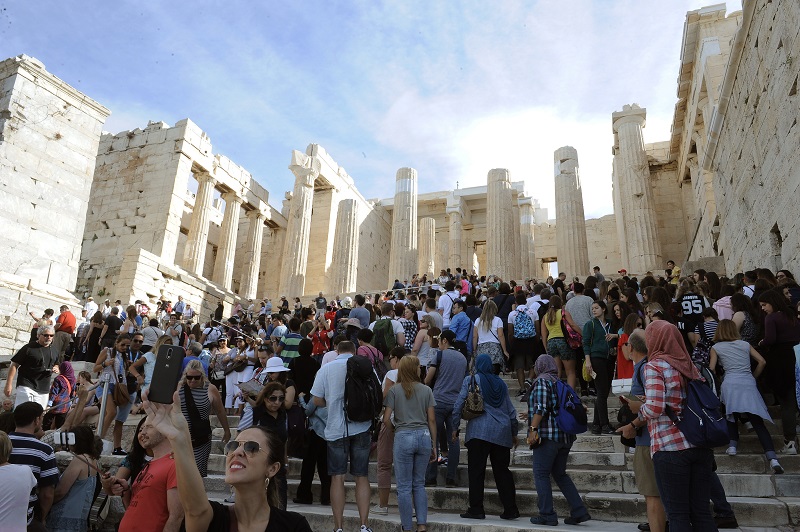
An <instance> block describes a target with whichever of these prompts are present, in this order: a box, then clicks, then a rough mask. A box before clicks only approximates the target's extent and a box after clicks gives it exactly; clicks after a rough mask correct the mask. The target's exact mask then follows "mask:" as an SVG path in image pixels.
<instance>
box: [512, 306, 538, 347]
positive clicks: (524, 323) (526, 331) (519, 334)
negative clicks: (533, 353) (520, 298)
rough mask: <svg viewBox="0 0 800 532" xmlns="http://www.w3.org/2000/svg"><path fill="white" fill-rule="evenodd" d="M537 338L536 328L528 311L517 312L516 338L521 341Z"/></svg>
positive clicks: (515, 319)
mask: <svg viewBox="0 0 800 532" xmlns="http://www.w3.org/2000/svg"><path fill="white" fill-rule="evenodd" d="M534 336H536V327H534V326H533V320H532V319H531V317H530V316H529V315H528V313H527V312H526V311H524V310H523V311H519V312H517V316H516V317H515V318H514V338H518V339H520V340H527V339H529V338H533V337H534Z"/></svg>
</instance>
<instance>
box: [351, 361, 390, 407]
mask: <svg viewBox="0 0 800 532" xmlns="http://www.w3.org/2000/svg"><path fill="white" fill-rule="evenodd" d="M382 407H383V392H382V391H381V383H380V382H379V381H378V376H377V375H376V374H375V371H374V370H373V368H372V362H370V360H369V358H367V357H364V356H360V355H353V356H351V357H350V358H348V359H347V375H346V377H345V381H344V413H345V416H346V417H347V420H348V421H374V420H375V418H377V417H378V415H379V414H380V412H381V408H382Z"/></svg>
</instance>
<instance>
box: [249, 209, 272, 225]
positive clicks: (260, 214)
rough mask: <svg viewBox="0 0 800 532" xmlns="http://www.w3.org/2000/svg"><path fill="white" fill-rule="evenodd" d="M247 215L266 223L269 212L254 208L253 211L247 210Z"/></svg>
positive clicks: (251, 218)
mask: <svg viewBox="0 0 800 532" xmlns="http://www.w3.org/2000/svg"><path fill="white" fill-rule="evenodd" d="M245 216H247V217H248V218H249V219H250V220H257V221H259V222H261V223H264V222H265V221H266V220H267V213H266V212H265V211H263V210H256V209H253V210H252V211H247V212H246V213H245Z"/></svg>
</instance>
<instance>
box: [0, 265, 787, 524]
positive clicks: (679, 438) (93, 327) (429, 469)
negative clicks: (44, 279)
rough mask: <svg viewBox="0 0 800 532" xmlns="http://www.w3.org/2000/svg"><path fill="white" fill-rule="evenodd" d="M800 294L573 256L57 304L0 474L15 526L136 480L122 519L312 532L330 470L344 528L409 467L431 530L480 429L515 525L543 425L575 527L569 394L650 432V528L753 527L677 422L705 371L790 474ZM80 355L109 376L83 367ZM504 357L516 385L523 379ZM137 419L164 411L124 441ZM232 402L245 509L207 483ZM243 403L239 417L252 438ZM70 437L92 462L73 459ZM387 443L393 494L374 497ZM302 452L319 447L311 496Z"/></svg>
mask: <svg viewBox="0 0 800 532" xmlns="http://www.w3.org/2000/svg"><path fill="white" fill-rule="evenodd" d="M798 303H800V286H798V284H797V283H796V282H795V281H794V277H793V276H792V274H791V272H788V271H786V270H781V271H779V272H778V273H777V274H773V273H772V272H771V271H769V270H767V269H758V270H754V271H748V272H745V273H743V274H738V275H736V276H734V277H732V278H725V277H719V276H718V275H716V274H715V273H714V272H706V271H704V270H697V271H694V272H692V273H691V274H689V275H681V272H680V269H679V268H677V267H675V265H674V263H669V264H667V270H666V274H665V275H663V276H657V275H652V274H649V273H648V274H647V275H645V276H642V277H641V278H640V279H637V278H632V277H629V276H627V272H625V271H624V270H621V271H620V272H619V276H618V277H616V278H615V279H614V280H610V279H606V278H605V276H604V275H603V274H602V273H601V272H600V270H599V268H595V269H594V274H593V275H590V276H588V277H586V278H584V279H579V278H573V279H571V280H568V279H567V276H566V274H564V273H562V274H560V275H559V276H558V277H557V278H555V279H554V278H548V279H547V280H545V281H543V282H537V281H536V280H533V279H530V280H525V281H524V282H521V283H519V284H517V283H515V282H514V281H508V282H506V281H504V280H502V279H500V278H497V277H494V276H490V277H488V278H487V277H478V276H477V275H475V274H468V273H467V272H466V271H462V270H461V269H460V268H458V269H456V270H455V271H454V272H450V271H449V270H442V271H441V273H440V275H439V276H438V277H436V278H432V279H428V278H427V276H422V277H419V276H414V277H413V278H412V279H411V281H410V282H408V281H405V282H401V281H400V280H395V282H394V284H393V286H392V289H391V290H389V291H387V292H385V293H382V294H380V293H378V294H358V295H355V296H354V297H352V298H351V297H335V298H333V299H331V300H330V301H329V300H328V299H326V297H325V296H324V295H323V294H322V293H319V294H318V296H317V297H315V298H314V299H313V300H312V301H311V302H310V304H309V305H304V304H303V303H302V302H301V300H300V298H294V301H293V302H290V299H288V298H286V297H285V296H282V297H281V298H280V299H279V300H278V301H277V302H276V303H275V304H274V305H273V302H272V301H271V300H270V299H264V300H261V301H259V302H257V303H255V302H253V301H252V300H247V301H243V302H241V303H237V304H236V305H235V307H234V308H233V309H232V312H231V313H230V314H229V315H225V313H224V310H223V305H222V303H221V302H220V303H219V306H218V308H217V310H216V311H215V312H214V314H213V315H211V316H209V317H208V319H205V320H201V319H199V318H200V317H199V316H198V315H197V314H196V313H195V312H194V311H193V310H192V309H191V306H190V305H189V304H188V303H185V302H184V301H183V298H178V301H177V302H175V303H174V304H173V303H172V302H169V301H163V302H160V303H159V304H158V305H157V306H156V308H154V309H152V310H151V309H150V308H149V306H148V305H147V304H146V303H144V302H142V301H136V302H135V303H133V304H131V305H128V306H125V307H123V305H122V302H121V301H116V302H115V304H114V305H112V304H111V302H110V301H108V300H106V301H105V302H104V303H103V305H102V306H98V305H97V304H96V303H95V302H94V301H93V299H92V298H89V299H88V300H87V302H86V306H85V308H84V312H83V316H82V319H81V318H76V317H75V316H74V315H72V313H71V312H70V311H69V309H68V308H67V307H62V309H61V313H60V315H59V316H58V317H57V318H56V319H55V320H53V314H54V312H53V311H51V310H46V311H45V312H44V313H43V315H42V316H41V317H39V316H36V315H34V314H32V318H34V320H35V324H34V327H33V329H32V333H31V341H30V343H28V344H27V345H25V346H24V347H22V348H21V349H20V350H19V351H18V352H17V354H16V355H15V356H14V357H13V359H12V364H11V368H10V371H9V375H8V379H7V381H6V385H5V388H4V392H5V396H6V397H7V398H10V397H11V396H12V395H14V396H15V400H14V402H13V403H11V402H10V401H9V400H7V401H6V402H5V403H4V404H3V410H4V413H2V414H0V466H1V467H0V482H2V484H3V486H7V487H8V488H7V490H6V494H5V495H4V497H3V498H0V522H2V523H3V525H4V526H5V525H6V524H8V526H9V527H11V528H9V529H10V530H11V529H13V530H23V529H25V528H26V526H27V528H28V530H50V531H57V530H87V529H88V527H89V526H90V525H93V524H94V525H96V524H97V522H98V520H101V519H102V516H101V515H99V514H101V513H102V512H94V511H93V509H94V508H96V507H100V506H101V505H100V504H99V503H98V501H101V500H102V499H103V498H104V497H106V496H110V495H116V496H120V497H121V498H122V501H123V504H124V506H125V508H126V511H125V514H124V517H123V519H122V522H121V523H120V525H119V530H121V531H123V532H125V531H130V530H179V529H181V527H183V529H185V530H190V531H195V530H197V531H206V530H209V531H216V530H225V531H227V530H237V529H240V530H267V531H279V530H280V531H305V530H310V527H309V524H308V522H307V520H306V518H305V517H304V516H302V515H301V514H299V513H296V512H291V511H288V510H287V504H288V501H289V499H290V498H291V500H292V501H293V502H294V503H295V504H313V503H314V502H315V501H314V495H313V493H314V491H313V490H312V485H313V481H314V476H315V473H316V474H317V476H318V477H319V481H320V484H321V486H320V490H319V492H318V493H319V501H318V502H319V503H321V504H323V505H330V507H331V513H332V521H333V530H334V532H341V531H342V530H343V528H344V506H345V476H346V475H348V474H349V475H351V477H352V478H353V480H354V483H355V501H356V506H357V508H358V514H359V519H360V526H361V531H362V532H368V531H370V530H371V529H370V528H369V515H370V513H372V514H373V515H374V514H378V515H386V514H388V513H389V498H390V494H391V490H392V473H394V477H395V490H396V495H397V502H398V510H399V515H400V521H401V528H402V530H412V527H414V524H415V523H414V521H415V522H416V528H415V529H416V530H418V531H424V530H427V513H428V500H427V493H426V489H425V488H426V487H430V486H436V485H438V483H439V482H443V485H444V486H445V487H455V486H457V472H458V466H459V459H460V446H461V444H462V442H463V444H464V445H466V447H467V463H466V466H467V480H468V500H467V501H466V507H465V511H464V512H463V513H461V517H462V518H464V519H468V520H471V519H484V518H485V517H486V510H485V507H484V497H485V493H484V492H485V476H486V466H487V460H489V461H490V463H491V468H492V473H493V477H494V482H495V486H496V489H497V492H498V496H499V500H500V502H501V505H502V508H503V511H502V513H501V514H500V517H501V518H502V519H509V520H513V519H517V518H519V517H520V515H521V513H524V512H526V511H530V510H532V509H526V508H520V507H519V506H518V505H517V502H516V498H517V497H516V488H517V487H518V486H516V485H515V480H514V476H513V475H512V473H511V471H510V464H511V451H512V449H514V448H515V447H516V446H517V445H518V443H519V442H518V434H519V433H520V431H521V427H522V426H523V424H526V425H527V429H526V430H525V431H523V433H524V434H526V436H525V444H526V445H527V446H528V447H529V448H530V449H531V450H532V454H533V479H534V485H533V488H534V489H535V490H536V493H537V505H538V508H537V509H536V512H533V513H535V515H533V516H532V517H531V518H530V521H531V522H532V523H534V524H540V525H556V524H558V522H559V516H558V515H557V513H556V511H555V508H554V503H553V494H552V486H551V478H552V480H553V481H554V482H555V484H556V486H557V487H558V488H559V490H560V491H561V492H562V493H563V495H564V497H565V498H566V501H567V503H568V505H569V507H570V513H569V515H568V516H565V517H564V518H563V522H564V523H566V524H579V523H582V522H585V521H588V520H590V519H591V516H590V514H589V511H588V509H587V507H586V506H585V505H584V503H583V501H582V498H581V496H580V494H579V492H578V490H577V489H576V487H575V484H574V483H573V482H572V480H571V479H570V476H569V474H568V473H567V470H566V465H567V462H568V456H569V453H570V449H571V448H572V445H573V444H574V442H575V441H576V433H579V432H580V430H578V431H576V430H572V429H571V428H569V427H567V426H566V425H565V423H564V422H563V419H564V418H563V417H561V416H562V415H563V412H564V409H565V398H564V395H563V394H562V390H568V391H573V392H574V397H575V398H578V399H575V400H576V401H579V400H580V399H582V400H583V401H584V402H585V403H589V402H591V401H593V404H594V409H593V410H594V413H593V419H591V420H589V421H587V423H586V425H587V426H585V427H584V429H583V430H588V431H590V432H591V433H592V434H594V435H614V437H621V438H622V439H623V442H625V444H626V445H628V446H629V447H631V448H632V449H633V452H634V472H635V477H636V484H637V488H638V490H639V493H640V494H641V495H642V496H644V497H645V500H646V502H647V517H648V522H647V523H642V524H641V525H639V528H640V529H641V530H654V531H663V530H665V529H666V527H667V523H668V524H669V529H671V530H703V531H705V530H715V529H716V528H717V527H719V528H731V527H736V526H738V525H737V522H736V518H735V515H734V513H733V510H732V508H731V506H730V504H729V503H728V501H727V500H726V497H725V492H724V490H723V487H722V484H721V482H720V480H719V478H718V476H717V474H716V472H715V470H716V467H715V462H714V454H713V450H712V449H711V448H710V447H704V446H697V445H694V444H692V443H690V442H689V440H688V439H687V436H686V435H684V434H683V433H682V432H681V429H680V428H679V427H678V425H677V424H676V423H675V422H674V420H675V419H680V418H681V416H682V414H683V413H684V412H683V411H684V409H685V408H686V400H687V393H688V392H687V390H688V389H689V384H690V383H692V382H695V381H698V380H699V381H701V382H704V383H706V384H707V385H708V386H710V387H711V388H712V389H713V391H714V393H715V394H718V395H719V398H720V400H721V402H722V403H723V404H724V412H725V416H726V419H727V433H728V436H729V437H728V443H727V451H726V452H727V454H728V455H731V456H735V455H736V454H737V448H738V441H739V435H740V431H741V430H746V431H754V432H755V433H756V435H757V437H758V440H759V442H760V444H761V446H762V447H763V451H764V455H765V457H766V459H767V460H768V462H769V464H770V470H771V471H772V472H773V473H775V474H781V473H783V467H782V466H781V464H780V462H779V456H778V455H779V454H784V455H786V454H796V452H797V448H796V446H797V441H796V437H797V434H796V431H797V394H798V393H800V391H798V388H797V374H796V370H797V366H796V358H795V357H796V355H795V347H796V346H797V345H798V343H800V321H798ZM164 345H172V346H181V347H183V348H184V349H185V350H186V354H187V356H186V358H185V359H184V362H183V370H182V374H181V378H180V381H179V383H178V386H177V388H176V389H175V393H174V396H173V402H172V404H161V403H156V402H150V401H148V394H149V386H150V383H151V381H152V379H153V372H154V368H155V366H156V354H157V353H158V351H159V349H160V348H161V347H162V346H164ZM76 361H81V362H88V363H90V364H93V367H92V371H82V372H79V373H78V375H76V374H75V370H74V369H73V365H72V363H73V362H76ZM501 374H508V375H511V376H513V377H512V379H511V380H512V382H513V381H514V380H515V381H516V384H517V385H518V386H516V387H514V388H515V389H514V390H512V391H510V390H509V387H508V386H507V384H506V380H504V379H503V378H502V377H501ZM15 379H16V385H15V384H14V383H15ZM614 379H619V380H622V379H630V381H629V390H627V392H629V393H627V394H626V395H625V396H624V397H622V398H621V399H620V400H621V401H622V403H624V404H623V407H622V411H624V413H625V415H627V416H628V417H627V418H625V419H622V418H623V414H620V416H618V417H617V420H616V422H617V423H612V420H611V419H610V416H609V413H610V411H612V407H610V406H609V397H611V395H612V394H611V388H612V381H613V380H614ZM514 401H523V402H527V405H528V408H527V412H523V413H521V414H518V413H517V408H516V407H515V405H514ZM615 401H616V399H615ZM577 404H580V403H579V402H578V403H577ZM772 405H777V408H778V409H779V410H780V417H781V421H782V431H783V438H784V445H783V447H782V448H781V449H780V450H776V449H775V447H774V446H773V442H772V438H771V437H770V434H769V431H768V429H767V424H769V423H773V421H772V417H771V416H770V414H769V410H768V407H769V406H772ZM581 408H582V406H581ZM101 410H102V411H103V412H102V417H101V418H98V417H97V416H98V415H99V414H101ZM131 412H134V413H143V414H145V415H144V416H143V417H142V418H141V420H140V422H139V423H138V425H137V427H136V432H135V436H134V438H133V441H132V442H131V448H130V449H129V450H125V449H123V443H122V436H123V426H124V423H125V421H126V420H127V418H128V416H129V415H130V414H131ZM212 415H214V416H216V417H217V418H218V424H219V427H220V432H219V433H218V437H219V438H220V439H221V440H222V441H221V445H222V452H223V453H224V456H225V482H226V483H227V484H228V485H230V486H231V492H230V494H229V495H228V496H227V497H226V498H225V500H224V502H223V501H218V500H209V495H208V494H207V493H206V491H205V488H204V483H203V479H202V478H203V477H205V476H206V475H207V472H208V466H209V459H210V455H211V452H212V449H213V447H214V445H213V443H214V442H213V441H212V425H211V421H210V419H209V418H210V416H212ZM228 416H238V419H239V421H238V426H237V427H236V428H237V431H236V436H235V438H232V432H231V427H229V425H228V420H229V417H228ZM95 419H96V421H93V420H95ZM560 419H561V420H562V421H559V420H560ZM462 420H464V421H466V427H465V431H464V433H463V434H461V427H462V423H461V422H462ZM89 423H96V424H97V425H98V427H97V428H98V429H99V430H98V431H97V435H95V434H94V432H93V431H92V428H91V427H90V425H89ZM109 431H110V439H111V442H112V444H111V446H112V453H113V454H114V455H119V456H121V457H124V458H123V459H122V462H121V464H120V466H119V468H118V469H117V470H116V471H115V472H114V473H113V474H111V473H110V472H108V471H105V470H103V469H102V468H100V467H99V464H98V459H99V458H100V453H101V450H102V447H103V442H102V440H103V439H106V438H107V437H108V436H109ZM65 434H70V435H74V437H71V439H70V438H67V439H66V440H65V438H64V435H65ZM67 440H68V441H67ZM59 448H60V449H62V450H68V451H70V453H71V456H72V459H71V461H70V462H69V465H68V466H67V467H66V469H64V470H63V471H61V472H59V469H58V467H57V464H56V459H55V455H54V449H59ZM189 448H191V449H192V450H193V452H192V453H188V452H185V450H186V449H189ZM373 450H374V451H375V452H376V455H377V471H378V475H377V489H378V504H376V505H375V506H373V507H370V500H371V489H372V485H371V483H370V480H369V475H368V473H369V463H370V454H371V452H372V451H373ZM290 456H292V457H296V458H300V459H302V466H301V472H300V482H299V484H298V485H297V488H296V492H295V493H294V494H293V496H292V494H290V493H289V487H288V481H287V464H288V458H289V457H290ZM440 475H441V476H442V477H443V478H442V477H440ZM4 489H5V488H4ZM709 502H710V503H711V505H710V504H709ZM711 507H713V513H712V510H711ZM26 509H27V511H26Z"/></svg>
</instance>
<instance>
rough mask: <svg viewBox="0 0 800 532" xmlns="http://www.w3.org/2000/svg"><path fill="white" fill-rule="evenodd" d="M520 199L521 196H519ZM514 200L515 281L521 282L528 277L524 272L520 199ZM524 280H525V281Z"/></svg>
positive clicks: (513, 245) (512, 205) (512, 203)
mask: <svg viewBox="0 0 800 532" xmlns="http://www.w3.org/2000/svg"><path fill="white" fill-rule="evenodd" d="M518 197H519V196H518ZM518 197H517V198H514V199H513V200H512V201H511V230H512V232H513V233H514V242H513V243H512V246H511V248H512V249H513V251H514V273H513V279H515V280H517V281H519V280H520V279H522V278H523V277H524V276H526V275H528V274H527V273H525V272H524V271H523V267H522V264H523V257H522V250H523V248H522V227H521V224H520V212H519V199H518ZM523 280H524V279H523Z"/></svg>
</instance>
